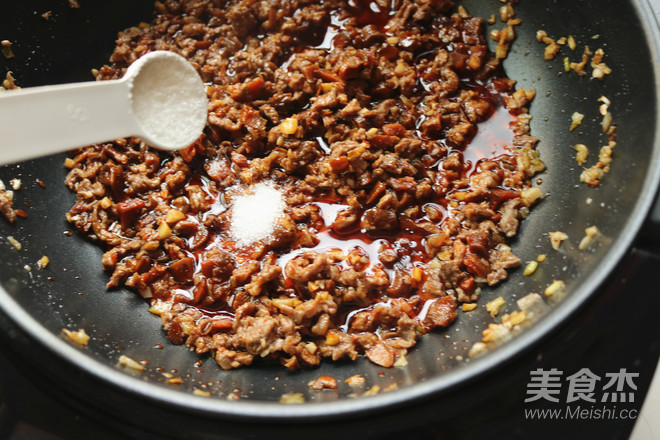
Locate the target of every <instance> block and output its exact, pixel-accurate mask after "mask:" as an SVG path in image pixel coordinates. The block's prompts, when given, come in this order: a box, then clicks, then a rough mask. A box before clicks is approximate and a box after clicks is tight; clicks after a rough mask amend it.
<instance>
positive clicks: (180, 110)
mask: <svg viewBox="0 0 660 440" xmlns="http://www.w3.org/2000/svg"><path fill="white" fill-rule="evenodd" d="M207 104H208V99H207V97H206V91H205V88H204V84H203V83H202V80H201V78H200V77H199V75H198V74H197V71H195V69H194V68H193V67H192V66H191V65H190V63H188V61H186V60H185V58H183V57H181V56H180V55H177V54H175V53H172V52H167V51H155V52H151V53H148V54H146V55H144V56H143V57H141V58H139V59H138V60H137V61H135V62H134V63H133V64H131V66H130V67H129V68H128V69H127V71H126V74H125V75H124V77H123V78H122V79H119V80H111V81H91V82H85V83H74V84H65V85H56V86H44V87H33V88H25V89H18V90H10V91H6V92H2V93H0V164H2V163H11V162H16V161H20V160H25V159H31V158H35V157H39V156H45V155H48V154H53V153H58V152H62V151H65V150H69V149H72V148H76V147H81V146H85V145H90V144H95V143H100V142H106V141H110V140H113V139H119V138H124V137H128V136H136V137H139V138H141V139H142V140H144V141H145V142H146V143H147V144H149V145H151V146H154V147H156V148H160V149H165V150H178V149H181V148H185V147H187V146H189V145H190V144H192V143H193V142H195V140H197V138H199V136H200V135H201V134H202V130H203V129H204V126H205V125H206V115H207Z"/></svg>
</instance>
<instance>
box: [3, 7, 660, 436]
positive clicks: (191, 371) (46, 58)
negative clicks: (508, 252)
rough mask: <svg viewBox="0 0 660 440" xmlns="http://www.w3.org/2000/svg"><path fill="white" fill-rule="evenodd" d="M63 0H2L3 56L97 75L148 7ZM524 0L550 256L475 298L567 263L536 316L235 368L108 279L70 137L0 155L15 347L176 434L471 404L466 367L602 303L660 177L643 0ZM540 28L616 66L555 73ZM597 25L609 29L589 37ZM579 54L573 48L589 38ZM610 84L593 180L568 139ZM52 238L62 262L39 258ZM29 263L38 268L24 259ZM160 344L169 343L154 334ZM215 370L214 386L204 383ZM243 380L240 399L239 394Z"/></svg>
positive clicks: (488, 362) (531, 235) (81, 402)
mask: <svg viewBox="0 0 660 440" xmlns="http://www.w3.org/2000/svg"><path fill="white" fill-rule="evenodd" d="M61 3H62V4H57V5H55V4H52V2H49V1H46V0H44V1H33V2H10V4H8V5H4V7H3V13H2V15H0V29H2V34H1V35H0V38H2V39H5V38H6V39H9V40H11V41H13V42H14V46H13V50H14V52H15V54H16V57H15V58H13V59H9V60H7V59H5V58H4V57H0V73H4V71H6V70H12V71H13V72H14V76H15V77H16V79H17V82H18V83H19V84H20V85H21V86H36V85H43V84H54V83H62V82H72V81H81V80H91V75H90V73H89V71H90V69H91V68H93V67H100V66H101V65H103V64H104V63H105V62H107V59H108V57H109V54H110V53H111V51H112V48H113V42H114V38H115V35H116V32H117V31H119V30H121V29H123V28H125V27H128V26H131V25H134V24H136V23H139V22H140V21H148V20H149V19H150V17H151V10H152V2H151V1H144V2H134V1H130V0H122V1H119V0H117V1H114V2H111V3H108V2H93V1H84V0H81V1H80V4H81V7H80V9H71V8H69V7H68V5H67V4H66V2H61ZM461 4H463V5H464V6H465V7H466V8H467V9H468V11H470V12H471V13H472V14H474V15H480V16H485V17H487V16H489V15H490V14H491V13H493V12H496V8H497V7H499V6H500V4H499V2H486V1H480V0H465V1H462V2H461ZM49 10H50V11H52V17H51V19H50V20H49V21H44V19H43V18H42V17H41V14H42V13H44V12H46V11H49ZM516 10H517V13H518V16H519V17H520V18H522V19H523V24H522V25H521V26H519V27H518V28H517V39H516V42H515V44H514V46H513V50H512V52H511V54H510V56H509V58H508V59H507V61H506V63H505V69H506V71H507V73H508V75H509V76H510V77H511V78H514V79H516V80H518V85H519V86H520V87H525V88H535V89H536V90H537V98H536V99H535V101H534V103H533V105H532V108H531V111H532V114H533V116H534V120H533V122H532V131H533V134H534V135H535V136H538V137H540V138H541V143H540V145H539V150H540V151H541V154H542V158H543V160H544V161H545V163H546V165H547V168H548V170H547V171H546V172H545V173H543V174H542V175H541V176H540V177H541V178H542V183H541V184H540V187H541V188H542V190H543V191H544V192H546V193H547V194H548V195H549V196H548V197H547V198H546V199H545V200H544V201H543V202H542V203H541V204H540V205H538V206H537V207H536V208H535V209H534V210H533V212H532V215H531V216H530V217H529V218H528V219H527V220H526V221H525V222H524V223H523V226H522V229H521V232H520V234H519V236H518V237H517V238H516V239H515V241H514V242H513V243H512V246H513V248H514V251H515V253H516V254H517V255H519V256H520V257H521V259H522V261H523V262H525V261H529V260H533V259H535V258H536V257H537V256H538V254H540V253H547V254H548V259H547V260H546V261H545V262H544V263H543V264H542V265H541V267H540V269H539V270H537V271H536V273H534V275H533V276H531V277H525V276H523V275H522V270H518V271H515V272H513V273H512V274H511V277H510V279H509V280H508V281H506V282H505V283H503V284H501V285H500V286H497V287H495V288H491V289H487V290H485V291H484V292H483V293H482V298H481V301H480V304H483V303H485V302H487V301H489V300H491V299H493V298H496V297H497V296H500V295H502V296H504V297H505V298H506V299H507V303H508V307H509V309H508V311H512V310H514V309H515V301H516V300H517V299H519V298H521V297H523V296H525V295H526V294H528V293H530V292H542V291H543V290H544V289H545V287H546V286H547V285H549V284H550V283H551V282H552V281H553V280H555V279H561V280H564V281H565V282H566V285H567V288H568V294H567V296H566V297H565V298H564V300H563V301H561V302H560V303H559V304H556V305H552V306H551V307H550V309H549V312H548V313H547V314H546V315H545V316H543V318H542V319H540V320H539V321H538V322H536V323H535V324H534V325H533V326H532V327H531V328H529V329H527V330H526V331H525V332H523V333H521V334H520V335H518V336H517V337H515V338H514V339H513V340H511V341H510V342H508V343H506V344H504V345H503V346H501V347H500V348H498V349H496V350H494V351H492V352H491V353H489V354H488V355H486V356H483V357H481V358H478V359H473V360H470V361H466V359H467V358H468V356H467V351H468V349H469V348H470V346H471V345H472V344H473V343H474V342H475V341H478V340H480V339H481V331H482V330H483V329H484V328H485V327H486V326H487V325H488V323H491V322H494V321H493V319H492V318H491V317H490V316H489V315H488V314H487V313H486V311H485V310H483V307H480V308H479V310H478V311H475V312H472V313H471V314H470V315H463V314H461V315H460V317H459V319H458V321H457V322H456V323H455V324H454V325H453V326H452V327H450V329H449V330H448V331H447V332H446V335H444V336H443V335H442V334H439V333H438V334H431V335H427V336H426V337H424V338H423V340H422V342H421V343H419V344H418V346H417V347H416V348H415V349H413V350H412V351H411V352H410V353H409V354H408V356H407V358H408V361H409V365H408V366H407V367H404V368H392V369H388V370H384V369H382V368H380V367H377V366H375V365H373V364H370V363H369V362H368V361H366V360H364V359H360V360H359V361H358V362H356V363H338V364H331V363H329V362H326V363H324V364H323V365H322V366H321V367H320V368H319V369H316V370H307V371H299V372H296V373H290V372H287V371H285V370H283V369H282V368H281V367H276V366H256V367H252V368H247V369H242V370H235V371H222V370H221V369H219V368H218V367H217V365H216V364H215V361H214V360H212V359H209V358H201V361H200V358H198V357H197V356H196V355H194V354H192V353H189V352H187V351H186V350H185V349H184V348H182V347H180V346H173V345H171V344H169V343H168V342H167V339H166V337H165V334H164V333H163V332H162V330H161V326H160V321H159V319H158V318H157V317H155V316H152V315H150V314H149V313H148V312H147V308H148V307H147V305H146V304H145V303H144V302H143V300H141V299H140V298H139V297H138V296H137V295H136V294H135V293H133V292H129V291H125V290H115V291H110V292H108V291H106V289H105V287H104V286H105V283H106V281H107V275H106V274H104V273H103V272H102V271H101V265H100V260H101V252H102V251H101V250H100V249H98V248H97V247H96V246H95V245H93V244H90V243H89V242H88V241H86V240H84V239H83V238H82V237H80V236H78V235H77V234H76V233H75V232H73V234H71V235H69V234H67V232H68V231H72V227H71V226H69V225H68V224H67V223H66V221H65V219H64V214H65V213H66V211H67V210H68V209H69V207H70V206H71V205H72V204H73V203H74V195H73V194H72V193H70V192H69V191H68V190H67V189H66V188H65V187H64V185H63V181H64V177H65V175H66V169H65V168H64V167H63V161H64V158H65V156H64V155H57V156H53V157H47V158H43V159H39V160H34V161H29V162H25V163H21V164H16V165H11V166H6V167H2V168H0V179H2V180H3V181H4V182H5V183H7V182H8V181H9V180H10V179H12V178H14V177H20V178H21V179H22V182H23V188H22V189H21V190H20V191H18V192H17V193H16V199H17V207H19V208H23V209H25V211H26V212H27V213H28V214H29V217H28V218H27V219H21V220H19V221H18V222H17V223H16V224H15V225H12V226H10V225H8V224H6V223H5V222H1V221H0V255H1V262H0V312H1V319H0V327H1V328H2V330H3V338H2V339H3V340H4V342H5V344H6V346H7V347H8V350H11V352H12V353H13V356H14V357H15V358H16V359H17V361H20V362H21V364H20V365H21V366H22V369H25V370H26V371H31V372H32V373H33V375H34V378H35V380H36V381H38V382H40V383H42V384H47V386H48V388H49V389H51V390H53V391H55V392H56V393H58V394H59V396H60V397H61V398H62V399H64V400H66V401H69V402H72V403H75V404H76V405H77V407H78V408H87V409H91V410H92V411H93V412H96V413H100V412H101V413H105V414H111V416H110V418H115V420H116V421H117V424H120V425H126V426H130V425H134V426H142V427H143V428H145V429H147V430H153V431H156V432H161V433H164V434H170V435H174V436H184V434H185V435H187V436H189V437H191V438H196V437H195V436H198V437H200V438H206V437H218V438H234V437H248V436H250V437H255V438H256V437H259V436H261V437H263V436H266V437H267V438H274V437H277V438H279V437H287V438H290V436H292V435H294V434H295V433H296V432H298V434H295V435H303V436H306V435H307V434H306V433H304V434H303V433H301V432H299V431H295V429H294V428H295V426H296V425H297V424H300V423H313V424H314V426H316V427H319V426H322V427H323V429H322V430H321V431H317V432H318V434H315V435H316V436H318V437H329V436H336V435H338V434H339V433H343V432H345V430H346V429H349V428H350V429H358V427H361V428H360V429H361V430H363V431H364V429H365V428H364V426H368V425H369V422H366V424H365V422H364V420H367V421H370V420H378V424H377V426H378V428H376V427H375V426H376V425H374V424H372V425H371V428H369V429H367V431H364V432H371V433H374V432H387V429H388V427H389V423H390V421H392V420H394V419H395V418H396V419H397V420H401V414H404V415H405V416H406V417H407V418H408V419H409V421H410V423H413V420H416V419H417V418H419V417H426V416H428V414H426V413H425V410H424V408H426V407H427V406H426V403H427V402H430V401H434V402H440V403H439V405H440V408H443V407H445V408H449V407H452V406H456V405H465V404H466V403H465V402H466V394H465V393H466V391H465V390H466V389H469V387H468V384H469V383H470V382H473V381H476V380H481V381H482V382H483V381H484V380H485V378H489V377H491V378H496V377H497V375H498V374H499V373H501V371H502V370H503V369H506V368H509V367H510V366H511V365H515V362H516V360H517V359H519V358H520V356H521V355H523V354H524V353H526V352H529V350H530V349H531V348H533V347H534V346H536V345H537V344H538V343H540V342H541V341H542V340H544V339H545V338H547V337H548V336H549V335H550V334H552V333H553V332H554V331H556V330H557V329H558V328H559V327H561V326H562V325H563V323H565V322H566V321H567V320H570V319H571V317H572V316H574V314H575V313H576V312H577V311H578V310H579V309H580V308H584V307H589V303H590V300H591V299H592V298H593V297H594V296H596V295H598V292H599V289H600V288H602V286H603V283H605V282H606V280H607V279H608V278H607V277H608V275H609V274H610V273H611V271H612V270H613V269H614V268H615V266H616V265H617V263H618V262H619V261H620V260H621V259H623V258H625V257H626V255H627V252H628V251H629V248H630V246H631V243H632V242H633V240H634V238H635V237H636V235H637V234H638V232H639V230H640V228H641V226H642V224H643V222H644V221H645V219H646V217H647V212H648V210H649V208H650V206H651V204H652V202H653V200H654V197H655V193H656V190H657V186H658V180H659V178H660V167H659V166H658V165H659V164H658V147H657V145H658V136H659V135H658V123H657V121H658V115H657V104H658V90H657V84H658V73H657V71H656V68H655V66H656V65H657V64H658V63H657V61H658V51H657V48H658V34H657V30H656V27H655V26H656V25H655V23H654V21H653V16H652V12H651V10H650V8H649V6H648V4H647V3H646V1H644V0H628V1H617V2H608V3H607V5H604V4H603V2H601V1H598V0H583V1H550V0H546V1H541V0H536V1H531V0H521V1H520V4H519V5H518V7H517V8H516ZM497 26H499V27H501V24H498V25H497ZM538 29H544V30H546V31H547V32H548V34H549V35H551V36H555V37H559V36H566V35H568V34H572V35H574V36H575V38H576V41H577V42H578V43H579V47H580V48H581V47H582V45H583V44H585V43H586V44H589V45H590V46H591V47H592V48H593V49H595V48H597V47H603V48H604V49H605V51H606V62H607V64H608V65H609V66H610V67H612V69H613V72H612V74H611V75H609V76H608V77H607V78H606V79H605V80H604V81H597V80H590V79H588V77H585V78H578V77H577V76H575V75H574V74H562V75H559V73H560V72H561V71H562V67H563V65H562V61H561V57H560V58H558V59H556V60H554V61H551V62H545V61H544V60H543V58H542V53H543V47H544V46H543V45H541V44H540V43H538V42H537V41H536V39H535V33H536V31H537V30H538ZM594 35H599V38H598V39H596V40H594V39H592V37H593V36H594ZM579 51H580V49H578V52H579ZM571 57H572V58H574V59H575V58H577V57H578V53H575V54H572V55H571ZM601 95H605V96H607V97H608V98H609V99H610V100H611V102H612V106H611V107H610V109H611V111H612V114H613V116H614V120H615V122H616V123H617V136H618V145H617V147H616V149H615V160H614V163H613V165H612V171H611V172H610V173H609V174H608V175H607V176H606V177H605V178H604V179H603V183H602V185H601V186H600V187H599V188H596V189H591V188H587V187H586V186H585V185H584V184H580V183H579V179H578V176H579V173H580V167H578V166H577V164H576V163H575V160H574V159H573V157H574V150H573V149H572V148H571V145H574V144H575V143H577V142H581V143H584V144H587V145H590V147H591V151H592V155H593V154H595V151H597V149H598V148H599V147H600V146H601V145H603V144H604V143H605V137H604V136H603V135H602V133H600V128H599V122H600V116H599V115H598V113H597V108H598V107H597V106H598V103H597V101H596V100H597V98H598V97H600V96H601ZM574 111H578V112H581V113H584V114H586V115H587V118H586V119H585V124H584V125H583V127H581V134H580V135H578V134H577V133H576V132H573V133H569V131H568V126H569V124H570V115H571V114H572V113H573V112H574ZM35 129H39V127H35ZM0 136H1V134H0ZM592 157H593V156H592ZM36 179H40V180H41V181H42V182H43V183H44V184H45V188H43V187H42V186H40V185H39V184H38V183H37V181H36ZM587 199H591V200H592V202H591V203H590V204H589V203H587ZM591 225H596V226H597V227H598V228H599V230H600V231H601V232H602V235H601V236H600V237H599V239H598V240H596V241H595V242H594V243H592V244H591V245H590V246H589V247H588V248H587V249H586V250H584V251H579V250H578V249H577V243H578V242H579V240H580V239H581V238H582V237H583V236H584V229H585V228H586V227H588V226H591ZM554 230H561V231H564V232H566V233H567V234H568V235H569V236H570V240H569V241H568V242H567V243H565V244H564V246H562V250H561V251H560V252H554V251H552V250H551V249H550V246H549V239H548V236H547V232H549V231H554ZM10 235H11V236H13V237H15V238H16V239H18V240H19V241H20V242H21V243H22V244H23V249H22V250H21V251H20V252H19V251H17V250H16V249H14V248H12V247H11V246H10V245H9V243H8V242H7V239H6V237H7V236H10ZM42 255H47V256H48V257H49V258H50V260H51V263H50V265H49V266H48V267H47V268H46V269H44V270H37V269H36V262H37V260H38V259H39V258H41V256H42ZM26 265H30V266H31V267H32V271H30V272H28V271H26V269H25V266H26ZM646 293H648V294H652V293H653V292H646ZM505 311H506V310H505ZM62 328H70V329H76V328H84V329H85V330H86V331H87V332H88V333H89V334H90V335H91V336H92V340H91V341H90V344H89V346H88V347H86V348H84V349H80V348H77V347H73V346H72V345H70V344H69V343H68V342H66V341H64V340H63V339H62V338H60V337H59V333H60V331H61V329H62ZM160 345H162V346H163V348H156V347H159V346H160ZM122 354H125V355H127V356H129V357H131V358H133V359H136V360H145V361H148V366H147V368H146V369H145V370H144V371H143V372H142V373H141V374H139V375H131V374H127V373H126V372H123V371H120V370H119V369H117V368H116V367H115V364H116V363H117V360H118V358H119V356H120V355H122ZM461 358H462V360H461ZM163 371H165V372H170V371H172V372H174V373H175V375H177V376H179V377H182V378H183V379H184V381H183V384H182V385H180V386H178V387H176V388H175V387H172V386H171V385H166V384H165V383H164V381H165V377H164V376H163V375H162V372H163ZM354 374H362V375H364V376H365V377H366V379H367V388H368V387H371V386H373V385H378V386H380V387H381V389H385V388H387V387H390V386H392V385H393V384H394V385H396V387H397V389H395V390H392V391H389V392H386V393H379V394H377V395H375V396H371V397H361V398H354V397H352V396H349V394H350V393H351V392H352V391H353V390H352V389H350V388H349V387H348V386H345V385H344V384H343V380H344V379H345V378H347V377H349V376H352V375H354ZM320 375H331V376H334V377H336V378H337V379H338V381H339V383H340V387H339V389H338V390H337V392H336V393H333V392H327V391H325V392H313V391H311V390H310V389H309V388H308V387H307V383H308V382H309V381H311V380H313V379H315V378H316V377H318V376H320ZM209 383H212V385H211V386H210V387H209V389H210V390H211V392H212V396H211V397H210V398H208V397H200V396H194V395H193V394H192V392H193V390H194V389H195V388H200V387H201V386H202V384H209ZM292 392H302V393H303V394H304V395H305V397H306V400H307V403H305V404H304V405H282V404H279V403H278V400H279V398H280V397H281V396H282V394H285V393H292ZM230 393H234V394H236V395H239V396H240V397H241V400H240V401H230V400H227V396H228V395H229V394H230ZM468 400H469V399H468ZM434 408H436V409H437V405H436V406H434ZM436 409H434V411H435V410H436ZM395 412H398V414H399V416H398V417H394V414H395ZM338 421H342V423H341V424H339V423H337V422H338Z"/></svg>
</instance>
